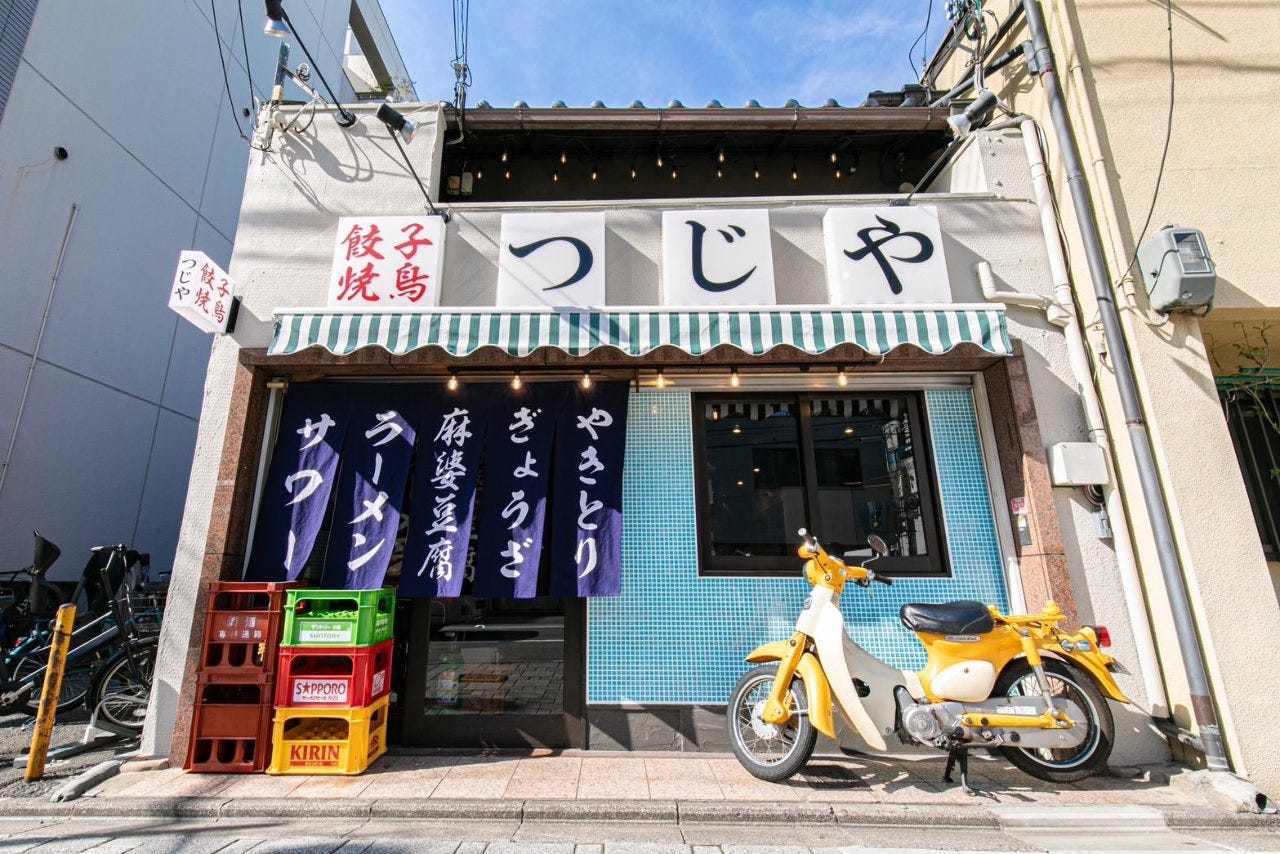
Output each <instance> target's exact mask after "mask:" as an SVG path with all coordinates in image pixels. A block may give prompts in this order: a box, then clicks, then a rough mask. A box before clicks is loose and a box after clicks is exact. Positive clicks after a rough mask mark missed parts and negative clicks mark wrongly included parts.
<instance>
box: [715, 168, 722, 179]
mask: <svg viewBox="0 0 1280 854" xmlns="http://www.w3.org/2000/svg"><path fill="white" fill-rule="evenodd" d="M723 177H724V170H723V169H721V168H720V167H719V166H717V167H716V178H717V179H720V178H723Z"/></svg>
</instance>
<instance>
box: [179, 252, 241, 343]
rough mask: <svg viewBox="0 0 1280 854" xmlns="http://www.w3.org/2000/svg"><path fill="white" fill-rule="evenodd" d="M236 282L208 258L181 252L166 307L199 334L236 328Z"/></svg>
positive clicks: (193, 253) (197, 253)
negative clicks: (199, 332)
mask: <svg viewBox="0 0 1280 854" xmlns="http://www.w3.org/2000/svg"><path fill="white" fill-rule="evenodd" d="M235 293H236V283H235V282H234V281H232V279H231V277H230V276H228V275H227V273H226V271H225V270H223V269H222V268H221V267H219V266H218V265H217V264H215V263H214V262H213V260H212V259H211V258H209V256H208V255H206V254H204V253H203V252H200V251H198V250H195V249H184V250H183V251H182V252H181V253H180V254H179V255H178V270H177V272H175V273H174V274H173V287H171V288H170V289H169V308H171V309H173V310H174V311H176V312H177V313H178V314H179V315H181V316H182V317H183V318H185V319H186V321H187V322H188V323H190V324H191V325H193V326H195V327H196V328H197V329H199V330H200V331H201V332H230V331H231V330H232V329H234V328H235V315H236V307H237V305H238V302H237V301H236V299H235Z"/></svg>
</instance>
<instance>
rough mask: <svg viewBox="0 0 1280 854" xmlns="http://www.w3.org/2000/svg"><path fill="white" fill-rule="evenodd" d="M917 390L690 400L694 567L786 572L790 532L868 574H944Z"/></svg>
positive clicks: (793, 539)
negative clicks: (877, 556) (867, 563)
mask: <svg viewBox="0 0 1280 854" xmlns="http://www.w3.org/2000/svg"><path fill="white" fill-rule="evenodd" d="M922 409H923V407H922V404H921V397H920V395H919V394H917V393H889V394H875V395H871V394H867V395H857V394H758V395H746V394H700V395H695V397H694V409H693V413H694V415H693V418H694V441H695V447H694V466H695V468H696V476H697V488H698V544H699V570H700V572H701V574H703V575H767V576H778V575H783V576H786V575H793V574H795V573H796V572H797V571H798V568H799V562H798V561H797V559H796V555H795V552H796V546H797V544H798V542H799V539H798V537H797V535H796V530H797V529H799V528H807V529H809V530H810V531H812V532H814V533H815V534H816V535H817V536H818V538H819V539H820V540H821V541H822V543H823V545H824V546H825V547H826V548H827V550H828V551H829V552H830V553H832V554H834V555H837V556H846V555H847V557H848V559H849V560H855V561H856V560H859V559H861V558H865V557H869V556H870V555H871V551H870V547H869V546H868V545H867V535H868V534H876V535H878V536H879V537H880V538H881V539H883V540H884V541H885V542H886V543H887V544H888V545H889V548H890V550H891V555H890V557H888V558H885V559H883V560H882V561H880V562H879V564H878V566H877V571H882V572H885V573H887V574H890V575H917V576H918V575H934V576H936V575H945V574H946V573H947V561H946V556H945V554H944V550H943V547H942V539H941V537H940V534H939V531H940V524H939V518H938V515H939V514H938V509H937V506H936V503H935V500H934V496H935V495H936V490H935V489H934V485H933V477H934V473H933V466H932V456H931V454H930V452H929V448H928V437H927V435H926V430H925V422H924V418H923V415H922Z"/></svg>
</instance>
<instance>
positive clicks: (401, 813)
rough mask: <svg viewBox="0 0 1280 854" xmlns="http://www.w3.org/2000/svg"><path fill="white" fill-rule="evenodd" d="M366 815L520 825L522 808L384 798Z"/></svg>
mask: <svg viewBox="0 0 1280 854" xmlns="http://www.w3.org/2000/svg"><path fill="white" fill-rule="evenodd" d="M369 815H370V816H371V817H373V818H423V819H454V818H475V819H490V820H493V819H497V820H503V819H505V820H514V821H520V820H521V819H522V818H523V817H524V804H523V803H522V802H521V801H480V800H434V801H433V800H429V799H426V798H387V799H386V800H380V801H374V802H373V804H372V806H371V808H370V812H369Z"/></svg>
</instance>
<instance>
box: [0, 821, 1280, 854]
mask: <svg viewBox="0 0 1280 854" xmlns="http://www.w3.org/2000/svg"><path fill="white" fill-rule="evenodd" d="M1078 819H1079V816H1078V815H1077V816H1075V817H1074V819H1073V822H1072V826H1071V827H1056V828H1048V829H1041V830H1036V829H1027V828H1018V827H1008V826H1006V827H1003V828H953V827H901V826H892V827H891V826H860V827H841V826H835V825H825V826H822V825H800V826H780V825H716V824H697V825H677V824H669V823H665V822H652V823H623V822H616V823H614V822H606V823H551V822H529V821H524V822H520V821H511V822H490V821H469V822H454V823H429V822H423V821H408V820H403V819H400V820H389V819H387V820H363V819H353V820H348V821H335V820H322V821H314V820H313V821H300V820H296V819H290V820H282V819H279V818H260V819H253V818H238V819H202V820H193V819H180V820H179V819H167V820H166V819H130V818H114V819H105V818H97V819H75V818H72V819H37V818H28V819H21V818H14V819H0V852H4V854H8V852H25V851H39V852H64V851H65V852H79V851H92V852H102V854H106V852H113V854H123V852H134V854H144V852H181V854H213V852H221V854H234V853H235V852H253V854H295V852H296V854H303V852H306V854H310V853H311V852H315V854H331V852H336V851H341V852H343V854H358V852H368V854H381V853H382V852H386V854H399V852H404V854H410V852H412V854H811V852H814V853H815V854H816V853H817V852H821V854H836V852H868V851H886V852H889V851H891V852H898V854H903V852H931V854H932V852H952V851H955V852H959V851H971V852H974V851H984V852H986V851H1006V852H1068V851H1270V852H1280V834H1278V833H1276V832H1275V831H1274V830H1273V831H1265V830H1240V829H1236V830H1225V829H1218V830H1204V829H1197V830H1195V831H1190V832H1188V831H1174V830H1170V829H1168V828H1164V827H1156V826H1143V825H1142V823H1141V822H1139V823H1138V824H1139V826H1137V827H1134V828H1132V829H1130V830H1124V829H1119V828H1117V827H1115V826H1113V825H1114V824H1115V822H1109V821H1106V820H1105V816H1104V817H1103V820H1101V821H1100V822H1099V824H1098V825H1094V824H1092V823H1090V822H1087V821H1085V822H1081V821H1079V820H1078Z"/></svg>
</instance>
